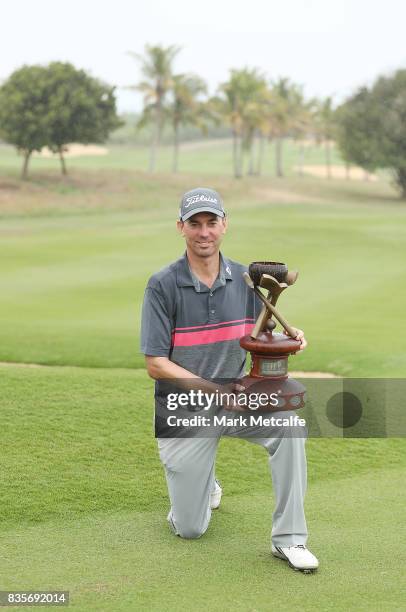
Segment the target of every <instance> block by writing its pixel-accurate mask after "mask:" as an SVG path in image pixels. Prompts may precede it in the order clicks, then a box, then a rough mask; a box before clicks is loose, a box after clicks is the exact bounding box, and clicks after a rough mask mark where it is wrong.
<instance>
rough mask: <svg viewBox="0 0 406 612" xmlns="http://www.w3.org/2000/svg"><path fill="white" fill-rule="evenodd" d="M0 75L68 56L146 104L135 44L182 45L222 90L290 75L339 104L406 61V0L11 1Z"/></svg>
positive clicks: (126, 105)
mask: <svg viewBox="0 0 406 612" xmlns="http://www.w3.org/2000/svg"><path fill="white" fill-rule="evenodd" d="M1 8H2V11H1V13H2V27H1V34H0V81H4V80H5V79H7V77H8V76H9V75H10V74H11V73H12V72H13V71H14V70H15V69H16V68H19V67H20V66H22V65H23V64H46V63H48V62H50V61H56V60H58V61H67V62H71V63H73V64H74V65H75V66H76V67H77V68H82V69H85V70H86V71H88V72H89V73H90V74H91V75H92V76H95V77H97V78H100V79H102V80H103V81H105V82H107V83H110V84H112V85H115V86H116V87H117V90H116V95H117V103H118V109H119V111H120V112H138V111H139V110H140V109H141V108H142V98H141V96H140V94H139V93H136V92H133V91H131V90H128V89H126V87H128V86H131V85H133V84H135V83H137V82H138V81H139V80H140V79H141V73H140V69H139V65H138V63H137V62H136V61H135V60H134V59H133V58H132V57H131V56H130V55H129V54H128V52H129V51H133V52H136V53H140V54H142V53H143V51H144V49H145V45H146V44H149V45H156V44H159V45H164V46H168V45H172V44H175V45H178V46H180V47H182V50H181V52H180V53H179V55H178V56H177V59H176V60H175V64H174V68H175V71H176V72H179V73H185V72H194V73H197V74H198V75H200V76H201V77H203V78H204V79H205V80H206V82H207V83H208V86H209V93H210V94H214V93H215V91H216V89H217V87H218V85H219V84H220V83H222V82H225V81H226V80H227V79H228V76H229V71H230V69H231V68H244V67H252V68H258V69H259V70H260V71H263V72H264V73H265V74H266V75H267V76H268V77H269V79H277V78H278V77H282V76H283V77H288V78H290V79H291V80H292V81H294V82H295V83H297V84H300V85H302V86H303V90H304V93H305V95H306V96H308V97H313V96H318V97H325V96H332V97H333V100H334V101H335V102H336V103H339V102H340V101H342V100H344V99H345V97H347V96H348V95H350V94H351V93H352V92H354V91H355V90H356V89H357V87H359V86H361V85H364V84H370V83H372V82H373V80H374V79H375V77H376V76H377V75H378V74H382V73H387V72H391V71H393V70H396V69H398V68H406V36H405V33H404V32H405V23H406V2H405V0H250V1H249V2H247V1H246V2H242V1H241V0H202V1H201V2H193V1H192V0H146V1H141V0H132V1H131V0H67V1H66V2H58V1H57V0H35V1H32V0H2V3H1Z"/></svg>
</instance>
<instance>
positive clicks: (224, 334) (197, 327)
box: [141, 254, 261, 379]
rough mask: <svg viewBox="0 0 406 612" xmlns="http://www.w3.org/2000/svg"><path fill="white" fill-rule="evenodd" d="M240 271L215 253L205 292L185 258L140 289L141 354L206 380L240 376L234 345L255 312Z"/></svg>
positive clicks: (241, 360) (240, 355)
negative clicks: (215, 266)
mask: <svg viewBox="0 0 406 612" xmlns="http://www.w3.org/2000/svg"><path fill="white" fill-rule="evenodd" d="M246 269H247V268H246V267H245V266H243V265H241V264H239V263H237V262H235V261H231V260H230V259H226V258H225V257H223V255H222V254H220V271H219V275H218V277H217V279H216V281H215V283H214V284H213V286H212V287H211V288H209V287H207V286H206V285H205V284H204V283H202V282H201V281H200V280H199V279H198V278H197V277H196V276H195V275H194V274H193V272H192V270H191V268H190V266H189V263H188V259H187V256H186V254H185V255H183V257H181V258H180V259H178V260H177V261H175V262H174V263H172V264H170V265H169V266H167V267H166V268H164V269H163V270H161V271H160V272H157V273H156V274H154V275H153V276H152V277H151V278H150V279H149V282H148V285H147V288H146V290H145V296H144V303H143V308H142V323H141V352H142V353H144V354H145V355H151V356H159V357H168V358H169V359H170V360H171V361H173V362H174V363H176V364H178V365H180V366H182V367H183V368H185V369H186V370H189V371H190V372H193V373H194V374H196V375H197V376H201V377H202V378H206V379H219V378H237V377H239V376H242V375H243V373H244V366H245V358H246V352H245V351H244V350H243V349H242V348H241V347H240V343H239V340H240V338H241V337H242V336H244V335H245V334H248V333H249V332H250V331H251V330H252V329H253V327H254V324H255V319H256V317H257V316H258V314H259V310H260V307H261V305H260V303H259V300H258V299H257V298H256V297H255V294H254V292H253V291H252V290H251V289H249V288H248V287H247V285H246V283H245V281H244V278H243V276H242V274H243V272H245V271H246Z"/></svg>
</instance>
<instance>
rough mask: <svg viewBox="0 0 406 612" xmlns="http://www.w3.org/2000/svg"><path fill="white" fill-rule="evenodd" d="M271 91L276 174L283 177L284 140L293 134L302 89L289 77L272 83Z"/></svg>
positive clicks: (271, 117) (272, 134) (271, 119)
mask: <svg viewBox="0 0 406 612" xmlns="http://www.w3.org/2000/svg"><path fill="white" fill-rule="evenodd" d="M271 93H272V105H271V112H270V122H271V128H270V133H271V136H273V137H274V138H275V156H276V158H275V164H276V175H277V176H279V177H282V176H284V172H283V156H282V153H283V141H284V139H285V138H286V137H287V136H289V135H291V134H292V131H293V128H294V124H295V115H296V114H297V111H298V100H299V99H300V96H301V89H300V87H298V86H297V85H295V84H294V83H290V81H289V79H287V78H280V79H279V80H278V81H276V83H273V84H272V89H271Z"/></svg>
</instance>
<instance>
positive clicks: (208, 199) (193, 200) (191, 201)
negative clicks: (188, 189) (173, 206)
mask: <svg viewBox="0 0 406 612" xmlns="http://www.w3.org/2000/svg"><path fill="white" fill-rule="evenodd" d="M196 202H211V203H212V204H217V203H218V201H217V199H216V198H212V197H210V196H207V195H204V193H201V194H197V195H193V196H190V197H189V198H186V203H185V204H184V208H189V206H190V205H191V204H196Z"/></svg>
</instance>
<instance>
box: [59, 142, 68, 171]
mask: <svg viewBox="0 0 406 612" xmlns="http://www.w3.org/2000/svg"><path fill="white" fill-rule="evenodd" d="M58 153H59V160H60V162H61V171H62V174H63V175H64V176H66V175H67V174H68V172H67V170H66V164H65V158H64V156H63V149H62V147H59V149H58Z"/></svg>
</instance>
